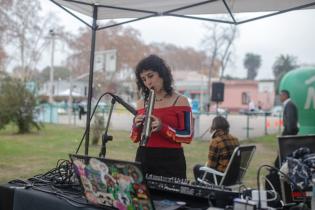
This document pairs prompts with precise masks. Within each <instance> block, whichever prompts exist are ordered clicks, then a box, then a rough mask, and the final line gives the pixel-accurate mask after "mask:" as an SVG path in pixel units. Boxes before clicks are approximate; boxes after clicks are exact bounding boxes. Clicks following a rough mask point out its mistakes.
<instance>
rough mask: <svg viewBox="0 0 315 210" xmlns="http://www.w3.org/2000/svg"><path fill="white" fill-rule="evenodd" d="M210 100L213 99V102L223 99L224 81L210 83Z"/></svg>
mask: <svg viewBox="0 0 315 210" xmlns="http://www.w3.org/2000/svg"><path fill="white" fill-rule="evenodd" d="M211 101H215V102H222V101H224V83H223V82H213V83H212V94H211Z"/></svg>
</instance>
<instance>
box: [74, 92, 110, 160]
mask: <svg viewBox="0 0 315 210" xmlns="http://www.w3.org/2000/svg"><path fill="white" fill-rule="evenodd" d="M105 95H110V96H112V97H113V98H114V96H113V95H114V94H113V93H110V92H105V93H103V94H102V95H101V96H100V97H99V98H98V100H97V102H96V104H95V106H94V109H93V112H92V114H91V116H90V121H91V120H92V118H93V116H94V114H95V111H96V108H97V106H98V104H99V102H100V100H101V99H102V98H103V97H104V96H105ZM86 133H87V128H85V131H84V134H83V136H82V138H81V141H80V144H79V146H78V148H77V150H76V152H75V154H78V152H79V149H80V147H81V145H82V142H83V140H84V138H85V136H86Z"/></svg>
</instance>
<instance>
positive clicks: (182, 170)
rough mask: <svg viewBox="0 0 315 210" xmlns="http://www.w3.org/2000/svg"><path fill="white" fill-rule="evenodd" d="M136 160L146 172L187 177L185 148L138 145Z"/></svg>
mask: <svg viewBox="0 0 315 210" xmlns="http://www.w3.org/2000/svg"><path fill="white" fill-rule="evenodd" d="M136 161H138V162H140V163H141V164H142V168H143V171H144V173H145V174H153V175H158V176H164V177H177V178H182V179H186V160H185V155H184V150H183V148H150V147H138V150H137V155H136Z"/></svg>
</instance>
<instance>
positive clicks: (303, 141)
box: [278, 135, 315, 165]
mask: <svg viewBox="0 0 315 210" xmlns="http://www.w3.org/2000/svg"><path fill="white" fill-rule="evenodd" d="M278 144H279V158H280V161H281V163H283V162H284V161H285V160H286V157H287V156H288V155H291V154H292V152H294V151H295V150H296V149H299V148H300V147H307V148H309V149H310V150H311V153H315V135H305V136H280V137H279V138H278ZM281 165H282V164H281Z"/></svg>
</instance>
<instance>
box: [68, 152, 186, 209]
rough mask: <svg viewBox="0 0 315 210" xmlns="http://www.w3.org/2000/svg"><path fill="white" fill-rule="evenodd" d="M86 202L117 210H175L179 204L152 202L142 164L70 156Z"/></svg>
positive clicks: (181, 204) (166, 201) (75, 155)
mask: <svg viewBox="0 0 315 210" xmlns="http://www.w3.org/2000/svg"><path fill="white" fill-rule="evenodd" d="M69 156H70V159H71V161H72V163H73V168H74V172H75V174H76V176H77V177H78V179H79V181H80V185H81V187H82V189H83V192H84V197H85V198H86V200H87V202H88V203H90V204H92V205H95V206H97V207H112V208H114V209H119V210H127V209H128V210H160V209H161V210H162V209H167V210H174V209H178V208H180V207H182V206H183V205H184V204H183V203H181V202H176V201H171V200H154V201H153V199H152V197H151V195H150V193H149V189H148V187H147V185H146V181H145V176H144V175H143V172H142V169H141V164H140V163H138V162H129V161H122V160H113V159H105V158H97V157H90V156H83V155H77V154H70V155H69Z"/></svg>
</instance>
